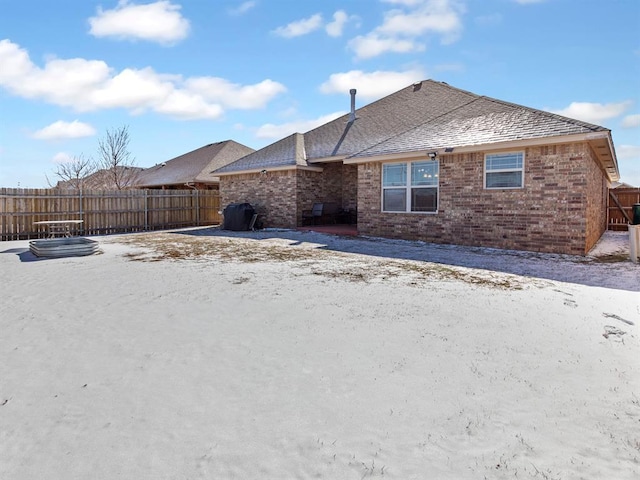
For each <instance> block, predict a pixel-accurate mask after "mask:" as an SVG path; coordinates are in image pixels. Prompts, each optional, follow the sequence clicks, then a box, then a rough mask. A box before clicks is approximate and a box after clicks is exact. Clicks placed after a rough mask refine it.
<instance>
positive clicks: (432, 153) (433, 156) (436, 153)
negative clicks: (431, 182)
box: [427, 152, 438, 160]
mask: <svg viewBox="0 0 640 480" xmlns="http://www.w3.org/2000/svg"><path fill="white" fill-rule="evenodd" d="M427 155H429V158H430V159H432V160H433V159H434V158H436V157H437V156H438V152H429V153H427Z"/></svg>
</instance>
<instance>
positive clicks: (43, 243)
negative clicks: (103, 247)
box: [29, 237, 98, 257]
mask: <svg viewBox="0 0 640 480" xmlns="http://www.w3.org/2000/svg"><path fill="white" fill-rule="evenodd" d="M29 250H31V253H33V254H34V255H36V256H37V257H82V256H85V255H93V254H94V253H96V252H97V251H98V242H96V241H95V240H90V239H88V238H83V237H72V238H51V239H46V240H31V241H30V242H29Z"/></svg>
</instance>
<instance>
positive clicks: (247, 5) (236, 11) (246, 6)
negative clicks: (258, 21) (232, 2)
mask: <svg viewBox="0 0 640 480" xmlns="http://www.w3.org/2000/svg"><path fill="white" fill-rule="evenodd" d="M257 4H258V2H257V1H249V2H244V3H242V4H241V5H239V6H238V7H236V8H231V9H229V14H230V15H244V14H245V13H247V12H248V11H249V10H252V9H253V8H255V6H256V5H257Z"/></svg>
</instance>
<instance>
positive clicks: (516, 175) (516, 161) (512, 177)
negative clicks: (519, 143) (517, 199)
mask: <svg viewBox="0 0 640 480" xmlns="http://www.w3.org/2000/svg"><path fill="white" fill-rule="evenodd" d="M484 186H485V188H522V187H524V153H522V152H516V153H496V154H491V155H485V157H484Z"/></svg>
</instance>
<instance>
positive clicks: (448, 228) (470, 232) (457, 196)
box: [358, 143, 606, 254]
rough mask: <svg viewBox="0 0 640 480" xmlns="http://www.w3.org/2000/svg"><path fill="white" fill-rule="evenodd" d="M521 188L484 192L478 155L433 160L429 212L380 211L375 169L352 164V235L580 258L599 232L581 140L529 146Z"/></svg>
mask: <svg viewBox="0 0 640 480" xmlns="http://www.w3.org/2000/svg"><path fill="white" fill-rule="evenodd" d="M523 151H524V152H525V173H524V188H522V189H513V190H509V189H505V190H486V189H484V187H483V175H484V152H478V153H465V154H451V155H442V156H441V157H440V176H439V178H440V190H439V196H440V198H439V208H438V212H437V213H435V214H414V213H382V212H381V171H382V168H381V164H380V163H366V164H361V165H359V166H358V192H359V197H358V231H359V233H360V234H364V235H373V236H382V237H389V238H405V239H412V240H424V241H429V242H436V243H451V244H461V245H474V246H485V247H496V248H509V249H518V250H531V251H540V252H556V253H570V254H584V253H585V252H586V251H587V250H588V249H589V248H590V247H591V246H592V245H593V243H595V241H597V238H599V236H600V234H602V232H603V231H604V226H605V225H604V224H605V220H604V219H603V218H604V217H603V215H604V214H605V213H604V212H605V211H606V210H605V209H604V208H603V206H602V205H603V200H604V199H606V197H604V198H603V195H604V192H605V188H604V185H605V180H604V174H603V173H602V171H601V170H600V169H599V167H598V166H597V164H596V161H595V157H594V155H593V153H592V152H591V150H590V148H589V146H588V145H587V144H586V143H575V144H563V145H555V146H546V147H531V148H526V149H524V150H523Z"/></svg>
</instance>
